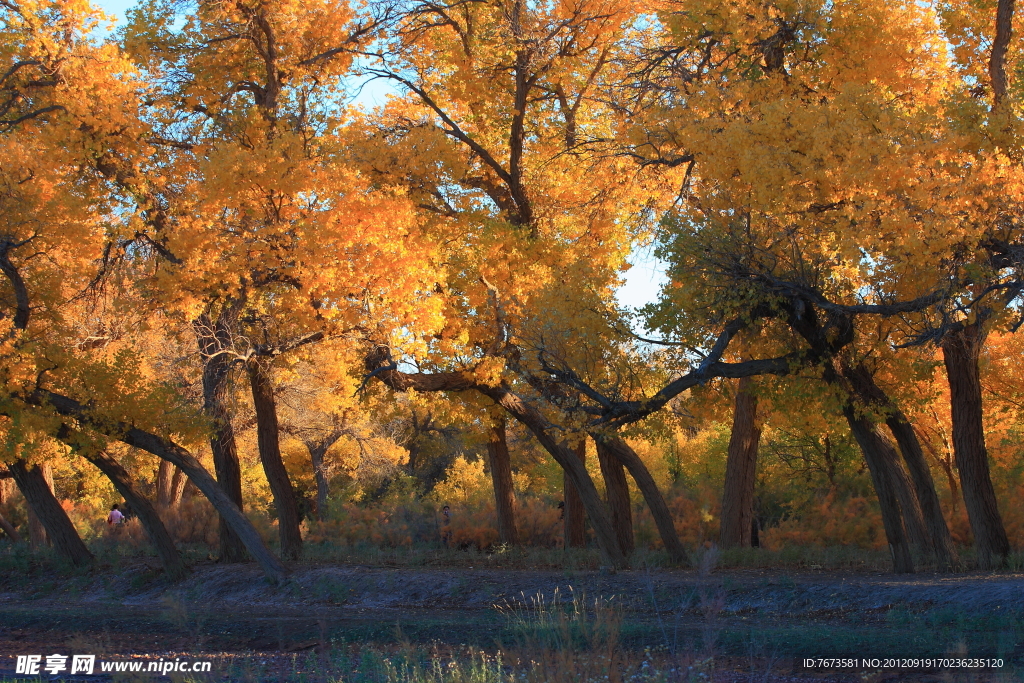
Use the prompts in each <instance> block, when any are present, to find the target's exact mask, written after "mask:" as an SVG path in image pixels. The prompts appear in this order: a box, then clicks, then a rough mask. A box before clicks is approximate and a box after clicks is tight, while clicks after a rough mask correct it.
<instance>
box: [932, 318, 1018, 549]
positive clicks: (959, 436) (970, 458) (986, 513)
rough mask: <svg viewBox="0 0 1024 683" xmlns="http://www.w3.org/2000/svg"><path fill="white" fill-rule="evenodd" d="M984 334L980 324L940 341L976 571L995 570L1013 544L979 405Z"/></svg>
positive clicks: (955, 450) (954, 445)
mask: <svg viewBox="0 0 1024 683" xmlns="http://www.w3.org/2000/svg"><path fill="white" fill-rule="evenodd" d="M983 343H984V334H983V333H982V330H981V327H980V325H979V324H978V323H972V324H970V325H966V326H964V327H963V328H961V329H959V330H956V331H955V332H951V333H949V334H947V335H946V337H945V338H944V339H943V340H942V359H943V361H944V362H945V365H946V377H947V379H948V381H949V404H950V412H951V415H952V419H953V456H954V457H955V458H956V466H957V470H958V471H959V472H960V490H961V491H963V496H964V505H965V506H966V507H967V518H968V519H969V520H970V523H971V532H972V533H973V534H974V547H975V548H976V549H977V552H978V566H979V567H980V568H981V569H992V568H993V567H996V566H998V565H1001V564H1002V563H1003V561H1004V559H1005V558H1006V556H1007V555H1008V554H1009V552H1010V542H1009V539H1007V537H1006V529H1005V528H1004V527H1003V518H1002V517H1001V516H1000V514H999V506H998V504H997V503H996V492H995V489H994V488H993V486H992V477H991V474H990V472H989V464H988V451H987V450H986V448H985V428H984V423H983V419H982V417H983V414H982V403H981V373H980V369H979V367H978V359H979V357H980V356H981V346H982V344H983Z"/></svg>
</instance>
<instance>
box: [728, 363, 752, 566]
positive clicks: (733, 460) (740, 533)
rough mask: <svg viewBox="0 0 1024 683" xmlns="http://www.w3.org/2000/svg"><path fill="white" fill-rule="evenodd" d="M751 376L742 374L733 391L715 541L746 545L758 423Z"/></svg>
mask: <svg viewBox="0 0 1024 683" xmlns="http://www.w3.org/2000/svg"><path fill="white" fill-rule="evenodd" d="M752 384H753V380H752V379H751V378H749V377H743V378H742V379H740V381H739V386H738V389H737V391H736V404H735V408H734V410H733V418H732V436H731V437H730V438H729V455H728V458H727V459H726V464H725V490H724V491H723V493H722V526H721V529H720V531H719V535H718V545H719V546H721V547H723V548H733V547H736V546H739V547H741V548H749V547H750V546H751V535H750V534H751V528H752V523H753V518H754V484H755V478H754V477H755V474H756V472H757V448H758V442H759V441H760V440H761V427H760V425H758V423H757V396H755V395H753V394H752V393H751V392H750V389H751V386H752Z"/></svg>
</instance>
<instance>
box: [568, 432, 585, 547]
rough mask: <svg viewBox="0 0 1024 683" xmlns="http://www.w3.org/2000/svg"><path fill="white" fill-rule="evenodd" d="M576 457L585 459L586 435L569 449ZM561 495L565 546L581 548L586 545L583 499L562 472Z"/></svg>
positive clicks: (582, 460) (581, 460)
mask: <svg viewBox="0 0 1024 683" xmlns="http://www.w3.org/2000/svg"><path fill="white" fill-rule="evenodd" d="M571 450H572V452H573V453H575V455H576V459H577V460H579V461H580V462H581V463H586V461H587V439H586V436H584V437H582V438H580V439H579V441H577V442H576V445H575V448H572V449H571ZM562 495H563V500H564V501H565V508H564V512H565V515H564V519H563V525H562V533H563V538H564V539H565V547H566V548H582V547H584V546H586V545H587V527H586V513H585V511H584V509H583V501H582V500H580V494H579V493H578V492H577V491H576V487H575V486H573V484H572V481H571V480H570V479H569V476H568V475H567V474H565V473H564V472H563V474H562Z"/></svg>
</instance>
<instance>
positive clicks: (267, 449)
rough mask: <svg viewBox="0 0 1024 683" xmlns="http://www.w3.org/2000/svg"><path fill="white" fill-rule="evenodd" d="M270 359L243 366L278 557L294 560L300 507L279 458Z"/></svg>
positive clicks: (299, 550)
mask: <svg viewBox="0 0 1024 683" xmlns="http://www.w3.org/2000/svg"><path fill="white" fill-rule="evenodd" d="M271 362H272V361H271V359H270V358H262V357H259V356H257V357H255V358H252V359H250V360H249V362H248V363H247V364H246V369H247V370H248V373H249V384H250V386H251V387H252V401H253V405H254V406H255V407H256V440H257V444H258V447H259V452H260V461H261V462H262V463H263V471H264V473H265V474H266V475H267V482H268V483H269V484H270V491H271V493H273V495H274V507H275V508H276V509H277V520H278V525H277V528H278V533H279V534H280V538H281V554H282V555H283V556H284V557H285V558H287V559H289V560H297V559H299V557H300V556H301V554H302V532H301V531H300V530H299V523H300V520H299V506H298V501H297V500H296V498H295V490H294V489H293V488H292V483H291V480H290V479H289V478H288V470H287V469H285V466H284V460H282V459H281V442H280V429H279V426H278V422H277V403H276V401H275V399H274V384H273V380H272V379H271V375H270V367H271Z"/></svg>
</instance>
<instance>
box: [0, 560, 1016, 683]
mask: <svg viewBox="0 0 1024 683" xmlns="http://www.w3.org/2000/svg"><path fill="white" fill-rule="evenodd" d="M484 562H486V560H484ZM291 570H292V573H291V579H290V581H289V582H288V583H287V584H285V585H281V586H274V585H271V584H269V583H268V582H267V581H266V580H265V579H264V578H263V576H262V574H261V573H260V571H259V570H258V568H257V567H256V566H255V565H253V564H239V565H229V564H215V563H207V564H201V565H198V566H196V567H195V568H194V571H193V572H192V574H191V576H190V577H189V578H187V579H186V580H184V581H182V582H180V583H177V584H167V583H166V582H164V581H163V580H162V579H160V578H159V571H158V570H157V568H156V565H155V564H154V563H153V562H152V561H148V562H146V561H141V560H140V561H137V562H135V563H131V564H129V565H127V566H123V567H121V568H120V569H119V571H118V572H117V573H109V572H108V573H105V574H98V573H95V572H92V573H80V574H71V575H67V574H65V575H63V576H61V575H58V574H53V575H49V574H47V573H40V574H39V575H36V576H33V577H31V578H20V579H17V580H15V579H13V578H12V577H0V681H7V680H13V678H12V677H13V674H14V656H15V655H17V654H33V653H35V654H41V655H44V656H45V655H47V654H51V653H54V652H56V653H63V654H69V653H71V652H75V653H79V652H80V653H87V654H96V655H97V656H98V657H99V658H100V659H103V658H104V657H109V658H110V659H117V658H131V657H146V656H148V657H150V658H158V657H161V656H162V657H164V658H173V657H175V656H177V657H184V656H189V655H192V656H197V657H199V656H209V657H211V658H213V659H214V660H216V661H218V662H219V663H217V664H215V665H214V672H217V671H218V670H219V671H221V674H220V675H218V676H215V677H213V678H212V679H211V680H293V679H294V680H315V678H316V677H315V676H311V677H306V678H305V679H303V678H302V677H301V676H300V677H289V676H290V674H289V676H286V675H285V674H284V673H280V674H274V673H272V672H273V671H275V670H280V671H284V669H287V668H288V667H291V673H292V674H294V673H295V672H296V671H299V670H300V669H301V668H302V667H303V666H313V667H314V668H315V662H314V664H313V665H309V664H308V662H310V661H313V660H314V659H316V658H317V657H319V660H318V661H319V662H320V666H325V664H324V661H325V660H324V658H325V657H327V656H328V655H327V654H326V653H328V652H333V653H335V655H337V653H342V655H343V657H344V658H347V659H346V660H345V661H346V662H348V664H347V666H349V667H350V668H351V667H357V668H358V666H359V664H358V663H359V662H362V666H363V667H364V668H366V667H368V666H370V664H368V663H367V660H366V656H365V651H367V648H371V647H372V648H376V649H375V650H374V653H376V654H375V655H374V656H376V657H378V659H380V658H381V657H387V656H388V653H392V654H395V656H398V655H399V654H400V653H405V654H404V655H402V656H407V655H408V653H410V652H412V653H415V652H419V653H428V654H429V656H432V657H435V658H436V657H446V656H448V657H454V656H462V655H458V653H459V652H462V653H463V654H464V655H465V653H471V652H480V651H486V652H492V653H493V652H496V651H498V650H501V651H502V652H508V653H514V652H526V651H527V650H529V651H531V652H540V651H547V652H548V653H549V654H550V653H557V652H563V651H576V652H578V653H580V657H581V660H582V659H585V658H586V657H585V656H584V655H585V653H586V652H590V653H592V654H593V653H596V652H610V651H611V650H613V649H615V650H617V651H619V652H621V653H623V654H621V655H620V658H621V660H622V661H623V662H627V663H630V664H629V665H630V666H632V667H633V669H631V670H634V669H635V670H636V671H641V670H642V669H643V667H644V666H645V665H644V661H647V660H650V662H652V664H649V665H647V666H648V668H651V667H655V668H657V669H658V671H660V672H669V671H671V672H673V674H672V675H671V676H670V675H667V674H666V675H664V676H661V677H660V678H654V677H648V678H642V677H641V678H637V677H636V676H634V677H633V678H632V679H631V680H637V681H639V680H666V681H668V680H680V681H685V680H714V681H720V682H728V681H748V680H749V681H764V682H766V683H770V682H781V681H837V682H838V681H844V682H852V681H874V682H880V681H954V680H956V681H1015V680H1024V574H1007V573H967V574H956V575H950V574H914V575H909V576H894V575H891V574H877V573H857V572H852V571H845V572H839V571H806V570H804V571H785V570H779V569H771V570H739V569H727V570H716V571H711V572H709V571H703V572H702V571H698V570H667V569H651V570H633V571H620V572H617V573H606V572H601V571H530V570H507V569H491V568H487V567H486V566H474V567H472V568H469V567H463V568H459V569H450V568H394V567H369V566H352V565H341V566H338V565H314V564H295V565H293V566H292V567H291ZM595 605H596V609H595ZM610 645H615V647H614V648H613V647H610ZM430 653H432V654H430ZM335 655H331V656H335ZM509 656H511V655H509ZM818 658H829V659H832V658H836V659H855V660H856V662H855V666H853V667H842V668H839V669H833V668H828V669H826V668H823V667H822V666H821V664H820V663H816V664H815V666H814V667H806V666H805V665H804V661H805V660H807V659H818ZM921 658H932V659H939V658H942V659H950V660H954V662H947V663H946V665H940V666H921V665H920V664H921V662H917V665H916V666H915V665H914V664H915V662H913V661H909V662H907V661H903V662H900V661H898V660H914V659H921ZM974 658H981V659H990V658H991V659H1001V660H1002V667H996V668H972V667H964V666H962V665H963V664H968V663H977V662H969V660H971V659H974ZM873 659H877V660H879V661H878V662H866V661H865V660H873ZM887 660H888V661H887ZM893 660H896V661H893ZM225 662H227V664H225ZM304 662H305V663H307V664H304ZM353 662H355V663H353ZM951 663H952V664H955V665H954V666H951V665H950V664H951ZM253 666H256V667H257V668H259V669H260V671H263V674H259V673H258V672H257V673H254V670H253V668H252V667H253ZM225 667H227V668H225ZM239 667H241V668H239ZM246 667H248V668H246ZM275 667H276V668H275ZM282 667H283V668H282ZM243 669H245V671H246V673H245V674H244V675H243V673H240V672H242V670H243ZM229 670H230V672H232V673H228V671H229ZM651 670H653V669H651ZM267 671H270V672H271V673H269V674H267V673H266V672H267ZM364 673H365V672H364ZM5 675H6V676H7V678H4V676H5ZM637 675H639V674H637ZM659 675H660V674H659ZM382 676H383V674H382ZM552 676H553V677H554V675H552ZM557 677H560V676H557ZM399 678H400V677H398V676H397V675H390V674H389V675H388V676H384V677H383V678H381V680H398V679H399ZM541 679H542V680H543V679H544V677H543V676H542V677H541ZM44 680H45V678H44ZM53 680H58V679H57V678H54V679H53ZM60 680H64V679H60ZM67 680H72V679H67ZM74 680H81V681H86V680H97V681H100V680H112V679H111V678H109V677H103V676H95V677H82V678H76V679H74ZM114 680H116V679H114ZM143 680H148V679H143ZM164 680H170V679H167V678H165V679H164ZM344 680H350V679H349V678H345V679H344ZM352 680H356V678H352ZM358 680H371V679H370V678H365V677H364V678H363V679H358ZM403 680H405V679H403ZM410 680H411V679H410ZM417 680H419V679H417ZM581 680H582V679H581Z"/></svg>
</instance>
